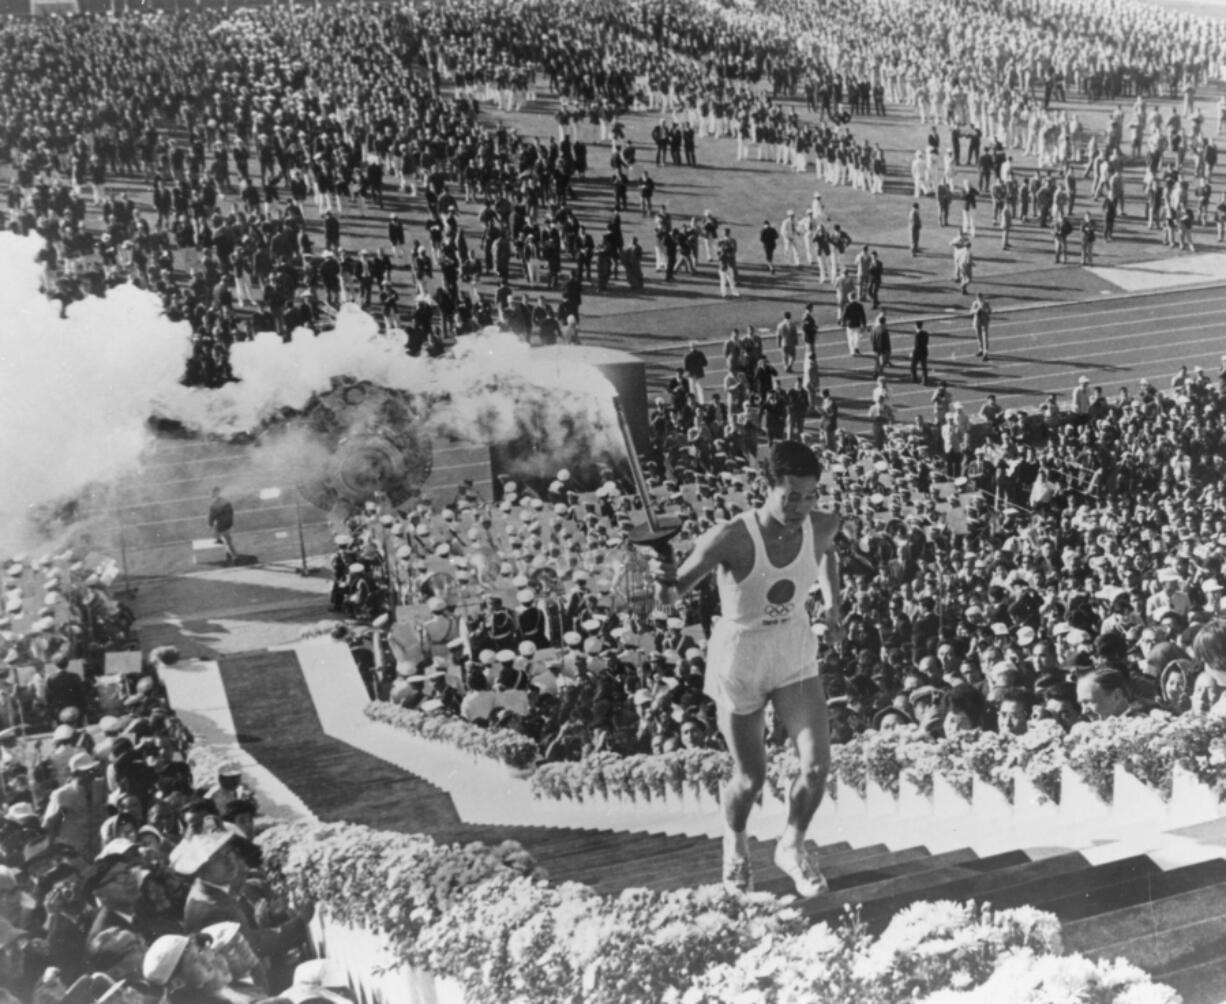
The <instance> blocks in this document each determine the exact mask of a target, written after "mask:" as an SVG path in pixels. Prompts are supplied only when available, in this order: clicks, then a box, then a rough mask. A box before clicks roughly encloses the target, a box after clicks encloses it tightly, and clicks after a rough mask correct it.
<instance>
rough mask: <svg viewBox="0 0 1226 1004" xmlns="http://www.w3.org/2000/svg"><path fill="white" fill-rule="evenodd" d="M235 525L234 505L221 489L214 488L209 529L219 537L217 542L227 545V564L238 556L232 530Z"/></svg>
mask: <svg viewBox="0 0 1226 1004" xmlns="http://www.w3.org/2000/svg"><path fill="white" fill-rule="evenodd" d="M233 527H234V506H232V505H231V504H230V503H229V502H228V501H227V500H226V499H225V498H223V497H222V494H221V489H220V488H214V489H213V498H212V501H211V502H210V503H209V529H210V530H212V531H213V534H214V535H215V536H216V538H217V542H218V543H220V544H224V545H225V547H226V564H227V565H228V564H229V563H230V562H232V561H233V560H234V559H235V558H237V557H238V554H237V552H236V551H235V550H234V539H233V538H232V537H231V536H230V531H231V530H232V529H233Z"/></svg>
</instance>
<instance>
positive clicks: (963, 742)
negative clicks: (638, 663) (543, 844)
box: [366, 702, 1226, 802]
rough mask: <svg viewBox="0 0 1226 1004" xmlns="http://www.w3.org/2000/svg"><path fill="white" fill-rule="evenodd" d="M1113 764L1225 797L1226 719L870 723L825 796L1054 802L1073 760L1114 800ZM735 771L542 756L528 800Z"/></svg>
mask: <svg viewBox="0 0 1226 1004" xmlns="http://www.w3.org/2000/svg"><path fill="white" fill-rule="evenodd" d="M366 714H367V716H368V717H370V718H371V719H373V720H374V721H380V722H386V723H388V724H390V725H394V726H396V727H397V728H403V729H406V730H407V731H409V732H411V733H413V734H414V735H416V736H420V737H421V738H423V739H430V740H434V741H437V742H445V743H449V744H450V745H452V746H455V747H457V748H458V749H462V750H465V751H466V752H469V753H472V754H474V755H477V756H484V757H488V758H490V759H493V760H497V761H499V762H501V763H505V764H507V765H509V766H511V767H513V768H516V769H522V770H527V769H531V768H532V767H533V764H534V763H535V762H536V761H537V759H538V758H539V752H540V751H539V748H538V746H537V745H536V743H534V742H533V741H532V740H531V739H528V738H526V737H524V736H522V735H520V734H519V733H517V732H513V731H510V730H507V729H488V728H484V727H481V726H477V725H470V724H469V723H468V722H465V721H463V720H460V719H456V718H440V717H436V716H433V715H425V714H422V713H420V712H416V711H408V710H406V709H404V708H400V707H397V706H396V705H392V704H386V703H383V702H376V703H374V704H371V705H369V706H368V707H367V708H366ZM1116 764H1122V765H1123V767H1124V769H1125V770H1127V771H1128V772H1129V773H1130V774H1132V775H1133V776H1134V777H1136V778H1137V779H1138V780H1139V781H1141V782H1142V783H1143V784H1145V785H1147V786H1148V787H1150V788H1152V789H1153V790H1155V791H1157V792H1158V793H1159V794H1160V795H1161V796H1162V798H1163V799H1166V800H1169V799H1170V797H1171V791H1172V787H1173V784H1174V775H1175V770H1176V768H1183V769H1185V770H1188V771H1190V772H1191V773H1193V774H1194V775H1195V776H1196V777H1197V778H1198V779H1199V780H1200V781H1201V782H1203V783H1204V784H1206V785H1208V786H1210V787H1211V788H1212V789H1213V790H1214V791H1215V792H1217V794H1218V796H1219V797H1223V796H1226V718H1224V717H1213V716H1209V715H1203V714H1195V713H1185V714H1182V715H1178V716H1171V715H1168V714H1166V713H1164V712H1154V713H1153V714H1151V715H1149V716H1147V717H1145V718H1115V719H1112V720H1111V721H1106V722H1083V723H1081V724H1078V725H1075V726H1074V727H1073V729H1072V731H1071V732H1069V733H1067V734H1066V733H1065V732H1064V731H1063V729H1061V728H1060V726H1059V725H1058V724H1057V723H1055V722H1052V721H1045V720H1044V721H1036V722H1031V723H1030V725H1029V728H1028V730H1027V732H1026V733H1025V734H1023V735H1021V736H1013V735H1008V734H1001V733H996V732H979V731H975V732H965V733H959V734H957V735H955V736H952V737H950V738H948V739H933V738H931V737H929V736H928V735H926V734H925V733H923V732H922V731H920V730H919V728H918V727H915V726H911V727H903V728H899V729H894V730H891V731H887V732H877V731H870V732H865V733H862V734H861V735H858V736H855V737H854V738H853V739H852V740H851V741H850V742H848V743H845V744H842V745H838V746H835V747H833V748H832V749H831V764H830V773H829V776H828V779H827V791H828V793H830V794H832V795H834V796H835V797H837V793H838V791H840V790H846V791H848V792H854V793H856V794H858V795H860V796H861V797H863V796H864V795H865V793H866V792H867V790H868V782H869V780H872V781H873V782H874V783H875V784H876V785H878V786H879V787H880V788H881V789H882V790H883V791H887V792H889V793H891V794H893V795H897V794H898V792H899V788H900V784H901V782H902V779H903V778H906V779H907V782H908V783H909V784H911V785H913V786H914V788H915V790H917V791H918V792H919V793H921V794H924V795H931V794H932V790H933V779H934V778H935V777H936V776H937V775H940V776H941V777H943V778H944V779H945V780H946V781H947V782H948V783H949V784H950V785H951V786H952V787H953V788H954V789H955V790H956V791H957V792H958V793H959V794H961V795H962V796H963V797H964V798H968V799H969V798H970V797H971V793H972V789H973V786H974V784H975V783H981V784H989V785H991V786H992V787H994V788H996V789H998V790H999V791H1001V792H1003V793H1004V795H1005V796H1006V798H1008V799H1009V800H1010V801H1012V799H1013V782H1014V777H1015V776H1016V774H1017V773H1019V772H1020V773H1022V774H1024V775H1025V776H1026V777H1027V779H1028V780H1029V781H1030V782H1031V783H1032V784H1033V785H1034V787H1035V788H1036V789H1037V790H1038V792H1039V793H1040V795H1041V796H1042V797H1043V798H1044V799H1047V800H1050V801H1054V802H1058V801H1059V799H1060V774H1061V770H1062V769H1063V768H1064V767H1069V768H1071V769H1072V770H1073V771H1075V772H1076V773H1077V774H1078V775H1079V776H1080V777H1082V778H1083V779H1084V780H1085V781H1086V783H1087V784H1088V785H1089V786H1090V787H1091V788H1092V789H1093V790H1094V791H1095V792H1096V793H1097V794H1098V795H1099V797H1101V798H1102V799H1103V800H1104V801H1107V802H1110V801H1111V798H1112V795H1113V789H1114V777H1115V766H1116ZM731 770H732V764H731V760H730V758H729V756H728V754H727V753H724V752H721V751H717V750H701V749H700V750H676V751H674V752H672V753H661V754H654V755H648V754H635V755H633V756H618V755H617V754H615V753H598V754H595V755H593V756H590V757H588V758H587V759H585V760H568V761H563V762H559V763H546V764H539V765H538V766H536V767H535V769H534V770H532V774H531V779H530V784H531V788H532V794H533V796H534V797H536V798H540V799H547V800H551V801H575V802H583V801H585V800H588V799H593V798H600V799H603V798H621V799H627V800H629V801H640V800H641V801H647V802H650V801H652V800H658V799H663V798H667V797H669V796H676V797H680V796H682V795H684V794H687V793H690V794H702V793H705V794H707V795H710V796H711V797H713V798H717V797H718V796H719V790H720V786H721V785H722V784H723V783H724V781H725V780H727V778H728V776H729V774H730V772H731ZM796 771H797V764H796V758H795V756H794V755H793V754H792V753H791V751H790V749H785V750H780V751H776V752H774V753H773V754H772V755H771V756H770V758H769V759H768V762H767V772H766V773H767V786H768V788H769V790H770V791H771V793H772V794H774V795H775V796H776V797H778V798H781V799H782V798H784V797H786V793H787V790H788V788H789V787H790V785H791V781H792V778H793V777H795V775H796Z"/></svg>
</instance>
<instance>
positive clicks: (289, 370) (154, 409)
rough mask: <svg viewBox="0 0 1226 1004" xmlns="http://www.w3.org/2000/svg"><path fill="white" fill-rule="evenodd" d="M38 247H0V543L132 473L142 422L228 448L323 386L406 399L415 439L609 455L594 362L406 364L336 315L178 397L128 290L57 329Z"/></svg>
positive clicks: (182, 346) (187, 334)
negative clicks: (52, 504) (368, 385)
mask: <svg viewBox="0 0 1226 1004" xmlns="http://www.w3.org/2000/svg"><path fill="white" fill-rule="evenodd" d="M40 247H41V242H40V241H39V240H38V239H36V238H23V237H18V236H15V235H12V234H7V233H0V270H2V271H0V274H2V275H3V276H4V281H3V283H0V311H2V313H0V319H2V320H0V423H2V425H0V428H3V430H4V431H3V433H2V435H3V440H2V442H3V444H4V452H3V458H4V460H5V461H6V463H5V473H6V477H5V478H4V479H3V481H2V485H3V487H0V541H5V542H16V541H17V540H18V539H24V537H25V534H24V533H20V532H19V528H20V525H21V524H22V523H24V521H25V518H26V516H27V515H28V512H29V510H30V508H31V507H32V506H34V505H36V504H39V503H44V502H47V501H51V500H56V499H60V498H63V497H66V496H69V495H71V494H73V493H76V492H79V491H80V490H81V489H82V488H83V487H84V486H85V485H87V484H90V483H96V482H103V481H107V480H110V479H113V478H114V477H116V476H117V475H119V474H121V473H123V472H124V471H125V470H128V469H130V468H132V467H133V466H134V465H136V464H137V463H138V461H139V456H140V453H141V450H142V449H143V448H144V447H145V446H146V445H147V444H148V442H149V438H150V433H149V432H148V431H147V424H146V423H147V420H148V419H149V418H150V417H151V416H157V417H163V418H169V419H173V420H175V421H178V422H180V423H182V424H183V425H184V426H185V427H187V428H188V429H191V430H193V431H195V432H197V433H200V434H202V435H213V436H222V437H227V438H228V437H231V436H234V435H236V434H239V433H244V432H251V431H254V430H258V429H261V428H262V427H265V426H267V425H268V424H269V423H270V422H274V421H275V420H276V419H278V418H279V417H280V416H283V415H284V414H285V412H286V410H290V411H300V410H302V408H303V407H304V406H305V405H306V404H307V403H308V402H309V401H310V399H311V396H312V395H313V394H316V393H323V392H326V391H328V390H329V389H331V388H332V386H333V384H334V381H335V379H337V378H346V377H347V378H350V379H353V380H369V381H371V382H373V383H376V384H379V385H381V386H384V387H389V388H394V389H398V390H403V391H407V392H409V393H411V394H413V395H415V396H418V397H419V398H420V400H421V401H422V402H423V407H421V408H419V409H418V411H419V413H421V414H422V415H423V416H424V421H425V425H426V428H425V429H424V430H423V431H424V432H426V433H427V434H428V435H432V436H447V437H451V438H456V439H460V440H464V441H467V442H473V443H497V442H501V441H508V440H512V439H516V438H522V437H525V436H526V437H528V438H530V439H531V441H532V443H533V445H534V447H535V448H536V449H538V450H541V451H543V452H545V453H549V454H553V455H556V456H558V457H559V458H565V457H567V456H569V455H573V453H574V451H575V450H576V448H578V449H580V450H581V451H583V452H585V453H586V452H587V451H593V453H598V452H609V453H614V454H621V453H622V452H623V449H622V446H621V441H620V437H619V434H618V427H617V422H616V416H615V414H614V410H613V406H612V401H613V395H614V389H613V386H612V385H611V384H610V383H609V381H608V380H606V379H605V377H604V375H603V374H602V373H601V372H600V371H599V370H598V369H597V368H596V366H595V365H593V364H592V363H591V362H589V361H587V358H586V357H587V356H589V355H592V354H593V353H595V354H597V355H598V354H599V350H585V349H563V350H555V351H553V352H548V353H542V352H539V350H533V349H531V348H530V347H529V346H528V345H527V344H525V343H524V342H522V341H521V340H520V339H519V338H517V337H516V336H514V335H512V334H507V333H504V332H500V331H497V330H493V329H489V330H487V331H485V332H482V333H480V334H476V335H466V336H464V337H462V338H461V339H460V340H459V342H458V344H457V346H456V348H455V351H454V353H453V355H452V356H450V357H448V358H442V359H428V358H425V357H421V358H410V357H409V356H407V355H406V354H405V352H404V342H403V338H402V337H398V338H388V337H386V336H384V335H382V334H380V333H379V329H378V326H377V325H376V323H375V322H374V320H373V319H372V318H371V317H370V316H369V315H367V314H365V313H363V312H362V311H361V310H359V309H358V308H356V307H354V306H347V307H345V308H342V310H341V312H340V315H339V317H338V321H337V324H336V327H335V328H334V329H333V330H331V331H328V332H324V333H322V334H320V335H319V336H315V335H313V334H312V333H311V332H310V331H308V330H299V331H298V332H296V333H295V335H294V338H293V340H292V341H291V342H290V343H289V344H284V343H282V341H281V339H280V338H279V337H277V336H276V335H273V334H264V335H260V336H259V337H257V338H256V339H255V340H254V341H252V342H245V343H238V344H236V345H234V347H233V349H232V352H231V366H232V369H233V371H234V374H235V376H236V377H238V379H239V381H240V382H239V383H237V384H228V385H227V386H225V387H223V388H221V389H219V390H208V389H202V388H189V387H184V386H183V385H182V384H180V383H179V379H180V378H181V376H182V374H183V370H184V366H185V363H186V359H187V357H188V355H189V354H190V349H191V331H190V328H189V326H188V325H187V324H186V323H178V324H176V323H172V322H170V321H168V320H167V319H166V317H165V316H164V315H163V314H162V313H161V304H160V301H159V299H158V297H157V296H156V295H155V294H153V293H149V292H146V291H142V290H139V289H137V288H135V287H132V286H121V287H119V288H117V289H112V290H110V291H108V293H107V296H106V297H105V298H93V297H87V298H86V299H85V300H83V301H81V302H77V303H73V304H71V305H70V306H69V308H68V318H67V320H61V319H60V318H59V304H58V303H54V302H52V301H49V300H47V299H46V298H45V297H44V296H43V295H42V294H41V293H40V292H39V281H40V270H41V266H39V265H38V264H36V262H35V256H36V255H37V253H38V250H39V248H40ZM253 459H254V458H253Z"/></svg>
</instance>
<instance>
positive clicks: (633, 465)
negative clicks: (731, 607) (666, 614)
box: [613, 398, 681, 609]
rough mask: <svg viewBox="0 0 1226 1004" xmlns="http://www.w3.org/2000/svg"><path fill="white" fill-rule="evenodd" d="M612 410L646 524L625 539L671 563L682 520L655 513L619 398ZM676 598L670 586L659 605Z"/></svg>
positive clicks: (670, 603) (672, 603)
mask: <svg viewBox="0 0 1226 1004" xmlns="http://www.w3.org/2000/svg"><path fill="white" fill-rule="evenodd" d="M613 407H614V409H615V410H616V412H617V424H618V426H619V427H620V428H621V433H622V439H623V440H624V441H625V443H626V459H627V460H628V461H629V462H630V476H631V477H632V478H633V479H634V491H635V493H636V494H637V495H638V497H639V502H641V503H642V506H643V514H644V515H645V516H646V517H647V522H646V523H643V524H640V525H639V526H636V527H634V528H633V529H632V530H631V531H630V533H629V534H628V535H627V537H628V539H629V541H630V543H631V544H633V545H634V546H636V547H644V548H650V549H651V550H653V551H655V553H656V556H657V557H658V558H659V559H660V560H661V561H669V562H671V561H672V560H673V546H672V544H670V543H669V541H671V540H672V539H673V538H674V537H675V536H677V534H678V533H680V532H681V518H680V517H679V516H675V515H672V514H664V513H657V512H656V510H655V508H654V506H653V504H652V499H651V496H650V494H648V491H647V479H646V478H644V477H643V468H642V466H641V465H640V464H639V455H638V451H637V450H636V449H635V448H634V438H633V437H632V436H631V435H630V423H629V422H627V421H626V412H625V410H624V409H623V408H622V403H621V400H620V399H619V398H614V399H613ZM678 599H679V597H678V596H677V589H676V585H675V584H669V585H666V586H665V587H664V589H663V590H662V591H661V594H660V605H661V606H662V607H665V608H667V609H671V608H673V607H675V606H676V605H677V601H678Z"/></svg>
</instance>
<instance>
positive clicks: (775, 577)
mask: <svg viewBox="0 0 1226 1004" xmlns="http://www.w3.org/2000/svg"><path fill="white" fill-rule="evenodd" d="M737 519H738V520H740V521H741V522H742V523H744V524H745V529H746V530H747V531H748V533H749V539H750V540H752V541H753V567H752V568H751V569H750V571H749V574H748V575H746V576H745V578H744V579H742V580H741V581H740V582H737V581H736V578H735V577H734V576H733V574H732V572H730V571H729V570H728V569H727V568H726V567H724V566H723V565H721V566H720V567H719V568H718V569H717V570H716V583H717V585H718V586H719V605H720V611H721V612H720V618H721V621H728V622H730V623H732V624H735V625H736V626H737V627H742V628H760V627H771V626H773V625H776V624H784V623H787V622H790V621H793V620H807V619H808V615H807V613H806V611H805V600H806V598H807V597H808V593H809V587H810V586H812V585H813V583H814V582H816V581H817V556H816V555H815V554H814V553H813V521H812V520H811V519H806V520H805V522H804V528H803V530H802V532H801V539H800V547H799V549H798V550H797V552H796V557H795V558H793V559H792V561H791V562H790V563H789V564H787V565H785V566H783V567H782V568H777V567H776V566H775V565H772V564H771V561H770V557H769V556H768V555H767V552H766V542H765V541H764V540H763V539H762V528H761V527H760V526H759V525H758V515H757V511H756V510H753V509H751V510H750V511H749V512H746V513H742V514H741V515H740V516H738V517H737ZM787 583H790V584H791V587H792V588H791V589H788V587H787V585H786V584H787Z"/></svg>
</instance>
